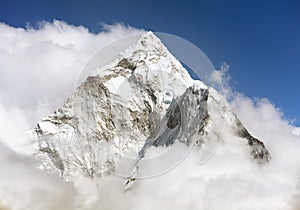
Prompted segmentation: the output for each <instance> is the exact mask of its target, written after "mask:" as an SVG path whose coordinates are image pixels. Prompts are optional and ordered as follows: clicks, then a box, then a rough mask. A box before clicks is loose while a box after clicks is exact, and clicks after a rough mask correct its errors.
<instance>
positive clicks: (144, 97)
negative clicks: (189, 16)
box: [32, 32, 270, 189]
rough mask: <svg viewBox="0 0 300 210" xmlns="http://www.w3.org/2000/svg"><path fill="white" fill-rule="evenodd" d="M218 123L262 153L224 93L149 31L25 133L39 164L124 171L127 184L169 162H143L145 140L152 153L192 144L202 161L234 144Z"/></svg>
mask: <svg viewBox="0 0 300 210" xmlns="http://www.w3.org/2000/svg"><path fill="white" fill-rule="evenodd" d="M224 129H226V130H230V131H231V132H232V133H233V134H234V135H235V136H237V137H240V139H241V141H244V142H245V144H244V147H247V150H248V153H245V154H244V155H245V156H249V158H251V159H252V160H253V162H254V163H253V164H264V163H266V162H268V161H269V159H270V155H269V152H268V150H267V149H266V147H265V145H264V143H263V142H262V141H260V140H258V139H257V138H255V137H253V136H252V135H251V134H250V133H249V132H248V131H247V129H246V128H245V127H244V126H243V125H242V123H241V121H240V120H239V119H238V117H237V116H236V115H235V114H234V113H233V112H232V110H231V109H230V107H229V106H228V104H227V103H226V100H225V98H224V97H223V96H222V95H221V94H219V93H218V92H217V91H216V90H214V89H213V88H211V87H207V86H206V85H205V84H204V83H203V82H201V81H198V80H193V79H192V78H191V77H190V75H189V73H188V71H187V70H186V69H185V68H184V67H183V66H182V65H181V64H180V62H179V61H178V60H177V59H176V58H175V57H174V56H173V55H172V54H171V53H170V52H169V51H168V49H167V48H166V47H165V46H164V45H163V44H162V42H161V41H160V40H159V39H158V38H157V37H156V36H155V35H154V34H153V33H152V32H148V33H145V34H143V35H142V36H141V38H140V40H139V41H138V42H137V43H136V44H135V45H134V46H132V47H130V48H128V49H127V50H125V51H123V52H121V53H120V56H119V57H118V58H116V60H115V61H114V62H112V63H111V64H109V65H106V66H104V67H101V68H100V69H98V70H97V73H95V74H94V75H90V76H89V77H88V78H87V79H86V81H85V82H83V83H82V84H81V85H80V86H79V87H78V88H77V89H76V90H75V92H74V93H73V94H72V95H71V96H70V97H69V98H68V99H67V101H66V103H65V104H64V106H63V107H62V108H59V109H57V110H56V111H55V112H54V113H53V114H50V115H49V116H47V117H45V118H43V119H42V120H41V121H40V122H39V123H38V124H37V127H36V128H35V129H34V130H33V131H32V135H33V136H34V138H37V140H38V141H37V143H36V144H35V146H34V147H35V148H34V149H35V155H36V156H37V157H39V160H40V163H41V165H40V166H41V167H42V168H43V169H45V170H47V171H58V172H59V174H60V175H61V176H62V177H63V178H65V179H66V180H72V179H73V178H74V177H75V176H86V177H90V178H93V177H96V176H99V177H100V176H106V175H110V174H117V175H120V176H124V177H126V178H127V181H126V182H125V185H126V186H125V188H126V189H127V188H130V186H131V184H132V183H133V181H134V180H135V179H136V178H138V177H143V176H148V175H155V174H158V173H159V172H161V171H164V170H166V169H168V168H171V165H172V164H173V163H172V164H168V167H167V166H165V165H164V166H163V167H166V168H159V169H157V170H154V169H153V170H152V169H151V170H150V169H149V167H143V164H144V161H145V160H147V158H148V159H150V160H153V154H152V153H151V152H149V151H150V150H151V148H156V147H159V148H161V151H165V152H161V154H160V155H159V156H161V157H164V156H163V155H162V154H164V155H168V152H167V151H169V149H170V148H171V147H172V146H173V145H174V144H177V143H179V144H183V145H186V148H189V149H190V148H192V149H198V150H199V156H200V159H201V161H203V162H204V161H206V160H207V159H208V158H209V157H210V156H211V155H212V154H213V152H214V150H215V149H216V148H217V146H218V145H219V147H222V146H223V145H224V144H226V145H230V147H232V148H236V149H237V150H238V149H240V147H236V145H235V142H234V141H232V140H231V139H230V138H226V137H224V136H223V135H222V134H223V131H224ZM156 155H157V154H156ZM172 155H174V153H172ZM181 156H182V153H178V157H176V158H178V159H180V158H181ZM176 158H175V159H176ZM154 162H155V161H153V164H154ZM150 163H151V161H150ZM147 164H148V163H147ZM155 164H156V163H155ZM155 166H157V164H156V165H155Z"/></svg>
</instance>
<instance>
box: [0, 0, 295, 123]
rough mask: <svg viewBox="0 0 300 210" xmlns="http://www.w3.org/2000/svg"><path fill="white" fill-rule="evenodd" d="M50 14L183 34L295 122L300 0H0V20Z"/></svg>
mask: <svg viewBox="0 0 300 210" xmlns="http://www.w3.org/2000/svg"><path fill="white" fill-rule="evenodd" d="M53 19H58V20H64V21H66V22H68V23H71V24H75V25H79V24H81V25H84V26H87V27H88V28H89V29H90V30H91V31H93V32H98V31H101V27H100V23H101V22H105V23H109V24H110V23H116V22H123V23H125V24H129V25H132V26H135V27H138V28H144V29H147V30H152V31H156V32H165V33H170V34H174V35H178V36H180V37H182V38H185V39H187V40H189V41H191V42H192V43H194V44H195V45H197V46H198V47H199V48H200V49H201V50H202V51H203V52H205V54H206V55H207V56H208V57H209V58H210V60H211V61H212V62H213V64H214V65H215V66H216V67H217V68H218V67H220V65H221V64H222V63H223V62H227V63H228V64H229V65H230V74H231V76H232V78H233V81H234V82H235V88H236V89H237V90H238V91H240V92H243V93H244V94H246V95H247V96H249V97H259V98H262V97H267V98H269V99H270V100H271V101H272V102H273V103H274V104H276V106H278V107H279V108H280V109H281V110H282V111H283V112H284V113H285V115H286V117H287V118H288V119H291V118H296V122H295V124H296V125H298V126H300V109H299V107H300V99H299V95H300V94H299V93H300V83H299V82H300V81H299V80H300V1H298V2H297V1H284V0H283V1H276V0H271V1H263V0H261V1H256V0H251V1H246V0H237V1H225V0H224V1H222V0H221V1H212V0H211V1H196V0H195V1H188V0H186V1H176V0H173V1H156V0H151V1H144V0H123V1H121V0H106V1H99V0H98V1H76V0H69V1H66V0H61V1H56V0H51V1H48V0H47V1H42V0H38V1H33V0H31V1H25V0H24V1H16V0H1V1H0V22H5V23H7V24H10V25H13V26H22V27H24V26H25V25H26V23H27V22H29V23H31V24H32V25H34V24H36V23H37V22H39V21H42V20H47V21H52V20H53Z"/></svg>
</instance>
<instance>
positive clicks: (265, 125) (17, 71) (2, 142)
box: [0, 21, 300, 210]
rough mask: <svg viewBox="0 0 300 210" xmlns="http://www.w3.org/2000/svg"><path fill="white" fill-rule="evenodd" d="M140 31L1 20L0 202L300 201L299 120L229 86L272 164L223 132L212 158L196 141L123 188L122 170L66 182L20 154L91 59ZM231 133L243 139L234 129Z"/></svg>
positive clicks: (116, 205) (132, 205)
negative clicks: (203, 157) (161, 168)
mask: <svg viewBox="0 0 300 210" xmlns="http://www.w3.org/2000/svg"><path fill="white" fill-rule="evenodd" d="M141 31H142V30H140V29H136V28H133V27H130V26H124V25H122V24H116V25H109V26H108V25H106V26H104V30H103V32H101V33H98V34H93V33H90V32H89V31H88V29H87V28H85V27H83V26H73V25H70V24H67V23H65V22H62V21H53V22H52V23H49V22H43V23H41V24H40V26H39V28H37V29H34V28H30V27H28V28H25V29H24V28H15V27H12V26H9V25H6V24H5V23H2V24H0V66H1V68H0V74H1V77H0V168H1V169H0V210H4V209H5V210H8V209H16V210H18V209H30V210H50V209H64V210H68V209H69V210H72V209H90V210H96V209H97V210H99V209H145V210H147V209H167V208H172V209H203V210H213V209H251V210H254V209H272V210H277V209H284V210H287V209H294V210H295V209H300V191H299V189H300V188H299V186H300V182H299V181H300V153H299V151H300V137H299V130H300V129H299V128H296V127H294V126H293V125H291V124H290V123H289V122H288V121H286V120H284V115H283V113H281V111H280V110H278V109H277V108H276V106H275V105H273V104H272V103H271V102H269V101H268V100H267V99H254V100H252V99H250V98H248V97H246V96H244V95H242V94H240V93H236V92H234V91H232V89H230V87H227V88H226V94H228V95H229V96H230V99H231V100H230V104H231V106H232V108H233V109H234V111H235V112H236V113H237V115H238V116H239V117H240V119H241V121H242V122H243V123H244V124H245V126H246V127H247V128H248V129H249V131H250V132H251V133H252V134H254V135H255V136H256V137H258V138H260V139H262V140H263V141H264V142H265V143H266V145H267V148H268V149H269V151H270V153H271V155H272V160H271V162H270V163H269V164H268V165H266V166H263V167H261V166H257V165H255V164H253V163H252V162H251V160H250V159H249V158H248V157H247V156H245V154H248V152H247V151H244V152H242V153H240V152H238V151H237V150H236V149H234V148H231V147H228V145H227V144H226V141H225V142H224V143H223V144H222V145H221V146H220V147H222V149H219V150H217V152H216V154H215V155H214V156H213V157H212V158H211V159H210V160H209V161H208V162H207V163H206V164H204V165H199V164H197V162H199V153H198V151H192V153H191V154H190V155H189V156H188V157H187V158H186V159H185V160H184V161H183V162H182V163H181V164H180V165H179V166H178V167H176V168H175V169H174V170H172V171H170V172H169V173H166V174H164V175H162V176H159V177H156V178H152V179H145V180H139V181H137V183H136V186H135V187H134V188H133V189H132V190H131V191H128V192H126V193H124V188H123V183H124V180H123V179H121V178H119V177H115V176H108V177H103V178H101V179H94V180H89V179H83V178H81V179H78V180H76V181H75V182H74V183H67V182H64V181H63V180H61V179H60V178H59V177H58V176H57V175H56V174H51V173H45V172H42V171H40V170H38V169H37V168H35V160H34V159H33V158H31V157H30V156H26V155H24V154H20V152H21V151H22V153H26V149H28V148H30V142H29V141H28V140H27V139H26V138H25V136H24V131H25V130H28V129H31V128H33V127H34V126H35V124H36V122H37V121H38V120H39V119H41V118H42V117H44V116H46V115H48V114H49V113H51V112H52V111H53V110H54V109H55V108H58V107H60V106H61V105H62V104H63V102H64V100H65V99H66V98H67V97H68V96H69V95H70V94H71V92H72V91H73V88H74V84H75V83H76V79H77V77H78V75H79V74H80V71H81V70H82V69H83V68H84V65H85V64H86V62H87V61H88V59H89V58H90V57H91V56H93V54H94V53H95V52H96V51H97V50H99V49H100V48H102V47H104V46H106V45H107V44H108V43H110V42H112V41H114V40H116V39H118V38H121V37H123V36H126V35H130V34H135V33H139V32H141ZM226 74H228V73H226V72H222V76H223V78H224V81H225V82H226V84H228V79H227V78H226ZM224 76H225V77H224ZM224 137H225V138H233V139H231V140H232V141H236V144H237V147H240V148H243V147H244V145H243V144H244V142H242V141H241V140H240V139H239V138H237V137H235V138H234V137H232V135H231V133H230V132H229V131H225V132H224ZM241 151H242V149H241ZM28 152H29V151H28Z"/></svg>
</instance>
